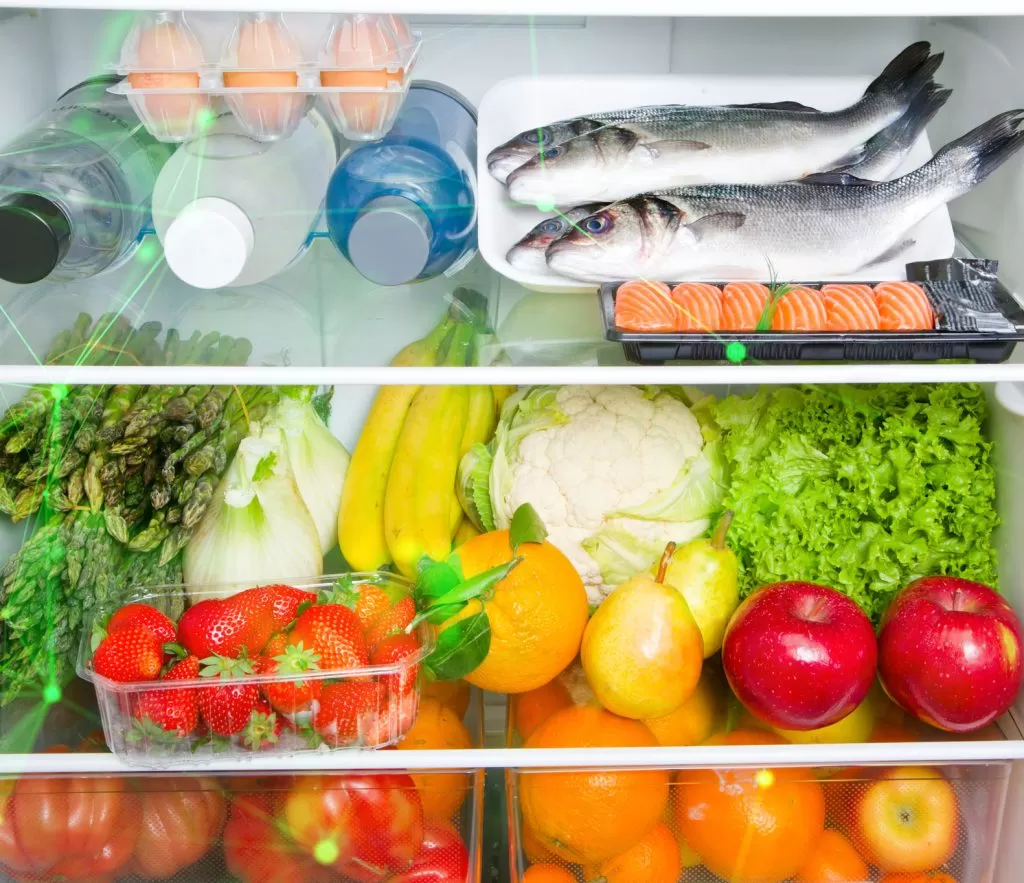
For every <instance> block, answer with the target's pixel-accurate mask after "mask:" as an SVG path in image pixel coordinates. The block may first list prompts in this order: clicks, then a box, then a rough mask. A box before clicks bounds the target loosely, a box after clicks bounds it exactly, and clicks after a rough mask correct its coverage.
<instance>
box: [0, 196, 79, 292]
mask: <svg viewBox="0 0 1024 883" xmlns="http://www.w3.org/2000/svg"><path fill="white" fill-rule="evenodd" d="M70 244H71V222H70V221H69V220H68V218H67V215H65V214H64V212H62V211H61V210H60V207H59V206H57V205H55V204H54V203H52V202H51V201H50V200H48V199H47V198H46V197H45V196H39V195H38V194H36V193H16V194H14V195H13V196H9V197H7V198H6V199H0V279H4V280H6V281H7V282H14V283H16V284H18V285H28V284H29V283H32V282H38V281H39V280H40V279H45V278H46V277H47V276H49V275H50V273H52V272H53V270H54V268H55V267H56V266H57V264H59V263H60V262H61V259H62V258H63V257H64V255H65V254H67V251H68V246H69V245H70Z"/></svg>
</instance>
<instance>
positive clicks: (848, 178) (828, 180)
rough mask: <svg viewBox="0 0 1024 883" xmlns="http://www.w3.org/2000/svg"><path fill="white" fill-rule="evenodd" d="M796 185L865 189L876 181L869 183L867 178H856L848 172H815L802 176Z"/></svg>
mask: <svg viewBox="0 0 1024 883" xmlns="http://www.w3.org/2000/svg"><path fill="white" fill-rule="evenodd" d="M797 183H798V184H840V185H842V186H843V187H867V186H870V185H872V184H877V183H878V182H877V181H869V180H867V178H858V177H857V176H856V175H851V174H850V173H849V172H839V171H836V172H815V173H814V174H813V175H804V177H802V178H800V179H799V180H798V181H797Z"/></svg>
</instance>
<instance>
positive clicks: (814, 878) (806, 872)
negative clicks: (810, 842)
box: [794, 830, 871, 883]
mask: <svg viewBox="0 0 1024 883" xmlns="http://www.w3.org/2000/svg"><path fill="white" fill-rule="evenodd" d="M870 877H871V871H870V870H869V869H868V866H867V865H866V864H865V863H864V859H862V858H861V857H860V856H859V855H857V851H856V850H855V849H854V848H853V846H852V845H851V844H850V841H849V840H847V839H846V838H845V837H844V836H843V835H842V834H840V833H839V832H838V831H832V830H828V831H826V832H825V833H824V834H822V835H821V837H819V838H818V844H817V846H815V847H814V849H813V850H812V851H811V856H810V858H808V859H807V861H806V862H804V864H803V866H802V867H801V868H800V870H799V872H798V873H797V875H796V880H795V881H794V883H864V881H865V880H868V879H870Z"/></svg>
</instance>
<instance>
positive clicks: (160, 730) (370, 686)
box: [77, 573, 434, 768]
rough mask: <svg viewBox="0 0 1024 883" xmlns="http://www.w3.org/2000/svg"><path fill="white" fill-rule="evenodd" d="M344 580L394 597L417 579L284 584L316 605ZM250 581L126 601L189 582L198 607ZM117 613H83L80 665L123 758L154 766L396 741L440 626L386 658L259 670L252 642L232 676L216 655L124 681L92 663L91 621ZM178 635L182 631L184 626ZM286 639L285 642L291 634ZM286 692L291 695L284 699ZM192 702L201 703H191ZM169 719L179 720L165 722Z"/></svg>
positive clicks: (156, 602) (417, 633)
mask: <svg viewBox="0 0 1024 883" xmlns="http://www.w3.org/2000/svg"><path fill="white" fill-rule="evenodd" d="M339 580H344V587H345V590H346V591H348V590H351V591H353V592H355V593H360V592H362V591H363V590H364V589H365V587H367V586H371V585H372V586H375V587H378V588H382V589H384V590H385V591H392V592H393V593H394V594H395V596H398V595H401V594H402V593H405V592H407V591H408V590H409V589H410V588H411V586H410V584H409V583H408V581H406V580H404V579H403V578H402V577H400V576H396V575H394V574H390V573H354V574H344V575H341V576H337V577H336V576H325V577H322V578H319V579H315V580H295V581H291V582H287V583H286V585H287V586H289V587H291V588H293V589H297V590H300V591H304V592H310V593H315V594H316V596H317V597H318V602H317V605H316V606H317V607H320V606H323V604H324V602H325V600H326V599H329V598H331V597H332V594H331V593H332V591H333V590H334V589H335V588H336V587H337V586H338V581H339ZM254 588H261V586H259V585H254V584H248V583H247V584H237V585H221V586H204V587H201V588H194V587H182V586H162V587H156V588H153V589H150V590H148V591H144V592H141V593H139V594H138V595H136V596H135V597H133V598H130V599H128V600H126V601H125V602H124V604H128V603H143V604H150V605H152V606H154V607H157V608H162V607H163V605H162V603H161V602H162V601H163V600H164V599H166V597H167V596H168V595H169V594H172V593H174V594H180V593H181V592H182V591H183V590H184V591H185V592H187V595H188V597H189V599H190V602H191V605H192V607H193V608H194V607H195V606H196V605H197V604H199V603H200V602H205V601H220V600H223V599H231V598H233V597H237V595H238V593H240V592H242V591H244V590H246V589H254ZM262 588H266V586H265V585H264V586H263V587H262ZM121 606H123V604H122V605H118V607H121ZM206 609H210V608H206ZM301 609H302V608H300V610H301ZM113 612H114V609H97V610H94V611H91V612H90V615H87V617H86V621H85V627H84V629H83V633H82V634H83V636H82V640H81V643H80V646H79V653H78V664H77V670H78V674H79V676H80V677H82V678H84V679H85V680H87V681H90V682H91V683H92V684H93V687H94V689H95V691H96V701H97V704H98V706H99V711H100V718H101V720H102V724H103V734H104V737H105V739H106V742H107V745H108V746H109V747H110V749H111V750H112V751H113V752H114V753H115V754H116V755H118V756H119V757H120V758H122V759H123V760H124V761H125V762H126V763H130V764H134V765H138V766H145V767H150V768H153V767H172V766H179V765H188V766H191V765H195V764H197V763H198V764H201V763H204V762H211V761H213V760H215V759H218V758H223V757H224V756H225V755H227V756H238V757H253V756H254V755H263V756H266V755H280V756H292V755H296V754H303V753H308V752H330V751H334V750H346V749H358V748H364V749H366V748H369V749H372V748H384V747H387V746H390V745H394V744H395V743H397V742H398V741H399V740H400V739H401V738H402V736H403V735H404V734H405V733H406V732H407V731H408V729H409V728H410V727H411V726H412V723H413V721H414V720H415V718H416V714H417V712H418V709H419V706H420V687H421V682H422V675H421V673H422V662H423V660H424V659H425V658H426V657H427V655H428V654H429V653H430V651H431V650H432V649H433V647H434V629H433V628H432V627H431V626H430V625H428V624H426V623H421V624H419V625H418V626H416V627H415V628H414V629H413V630H412V632H411V634H412V635H413V636H414V637H415V639H416V642H417V643H418V644H419V648H418V650H415V652H410V653H409V655H406V656H404V657H403V658H401V659H399V660H398V661H396V662H392V663H389V664H377V665H372V664H370V665H359V666H357V667H351V668H329V667H326V666H324V667H319V666H318V667H314V668H312V669H310V670H305V671H303V672H302V673H301V676H300V675H298V674H296V673H295V672H294V671H290V672H288V673H280V672H277V673H269V674H268V673H260V668H261V667H262V666H261V665H260V662H262V661H264V660H263V658H262V657H263V648H261V649H260V651H259V652H257V653H256V654H250V653H249V652H248V649H246V651H245V652H244V653H242V654H240V656H237V657H234V658H235V659H236V662H237V659H242V660H243V662H242V664H241V665H238V664H236V662H232V663H230V664H229V667H231V668H232V669H233V671H232V673H231V675H230V676H226V675H220V676H219V675H216V674H212V672H214V671H215V670H216V667H217V664H224V663H223V662H222V660H218V658H217V657H208V658H207V661H206V663H204V666H203V668H204V669H205V670H206V672H207V673H206V674H205V675H204V676H199V677H194V678H186V679H180V680H173V681H171V680H147V681H135V682H131V683H124V682H121V681H117V680H112V679H110V678H109V677H104V676H103V675H101V674H100V673H98V672H97V671H95V670H94V668H93V652H94V638H93V634H94V630H95V629H96V628H97V627H99V628H102V626H103V624H104V623H105V622H106V620H107V619H108V618H109V616H110V615H111V614H112V613H113ZM179 621H180V620H179ZM178 634H179V636H180V635H181V631H180V630H179V631H178ZM289 634H291V633H289ZM284 641H285V643H286V644H287V641H288V638H285V639H284ZM165 646H166V645H165ZM267 646H268V647H269V646H270V645H269V644H268V645H267ZM278 649H282V648H280V647H278ZM285 649H287V648H285ZM293 649H295V648H293ZM298 649H299V650H301V649H303V648H302V647H299V648H298ZM305 649H306V650H311V649H313V648H305ZM316 649H324V648H316ZM327 649H329V648H327ZM178 652H179V653H180V652H181V651H178ZM267 652H268V653H270V652H271V651H269V650H268V651H267ZM274 652H276V651H274ZM289 652H291V651H289ZM257 657H260V659H257ZM224 658H227V657H224ZM276 658H277V659H280V658H282V657H281V656H280V655H278V656H276ZM318 658H319V656H318ZM165 660H166V661H165V663H164V669H165V670H166V668H167V666H168V665H169V664H170V663H171V662H172V661H173V658H172V657H169V656H165ZM250 672H252V673H250ZM211 675H212V676H211ZM296 685H298V686H296ZM300 687H301V694H300V695H299V697H298V699H296V693H295V692H294V691H295V690H297V689H299V688H300ZM282 691H283V695H284V696H285V697H286V700H287V704H284V703H282V702H281V701H280V699H281V696H282ZM307 695H308V696H309V698H306V697H307ZM271 700H273V704H271ZM192 708H195V709H196V711H195V712H192V711H190V709H192ZM282 708H284V709H285V710H282ZM168 720H171V721H174V723H173V724H169V723H167V721H168ZM193 720H194V721H195V723H194V725H193ZM182 721H186V722H185V723H181V722H182ZM179 724H180V725H179Z"/></svg>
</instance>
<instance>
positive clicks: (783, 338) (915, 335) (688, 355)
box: [598, 262, 1024, 365]
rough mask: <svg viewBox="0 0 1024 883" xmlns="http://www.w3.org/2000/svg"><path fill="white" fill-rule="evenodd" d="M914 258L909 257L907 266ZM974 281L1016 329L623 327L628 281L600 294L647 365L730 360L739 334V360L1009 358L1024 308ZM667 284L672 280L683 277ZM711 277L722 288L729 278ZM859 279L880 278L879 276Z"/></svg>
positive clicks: (921, 278)
mask: <svg viewBox="0 0 1024 883" xmlns="http://www.w3.org/2000/svg"><path fill="white" fill-rule="evenodd" d="M935 263H939V262H935ZM942 263H945V262H942ZM911 266H913V265H908V270H909V269H910V267H911ZM914 276H917V277H918V278H914ZM908 278H911V279H912V281H915V282H917V283H918V284H919V285H921V286H922V287H923V288H924V289H925V290H926V291H927V290H928V287H929V281H930V280H929V278H928V277H927V275H926V274H925V273H922V272H915V273H908ZM932 278H933V279H934V278H935V277H932ZM946 278H947V279H949V278H950V277H946ZM701 281H704V280H701ZM708 281H710V280H708ZM879 281H882V280H879ZM972 282H973V283H974V284H976V285H981V284H984V286H985V290H986V293H987V294H989V295H991V296H992V297H994V299H995V301H996V304H997V305H998V308H999V311H1000V312H1001V313H1002V315H1003V316H1004V317H1005V318H1006V319H1007V320H1009V322H1010V323H1011V324H1012V325H1013V327H1014V330H1013V331H1012V332H1010V331H1007V332H1003V331H1000V332H990V331H952V330H942V329H941V328H940V329H938V330H935V331H899V332H897V331H865V332H857V333H844V334H836V333H834V332H831V331H818V332H792V331H764V332H737V331H716V332H714V333H713V334H712V333H703V332H701V333H698V332H674V333H671V334H667V333H650V332H638V331H619V330H618V329H617V328H616V327H615V294H616V292H617V291H618V289H619V286H620V285H622V284H623V282H605V283H604V284H603V285H602V286H601V288H600V291H599V292H598V297H599V300H600V303H601V316H602V318H603V319H604V327H605V338H607V339H608V340H611V341H616V342H617V343H621V344H622V348H623V351H624V352H625V356H626V358H627V359H628V360H629V361H630V362H638V363H641V364H646V365H660V364H663V363H665V362H669V361H675V360H685V361H698V362H704V361H722V360H726V359H728V354H727V353H726V349H727V347H728V346H729V344H730V343H732V342H733V341H739V342H740V343H742V344H743V346H744V347H745V352H743V354H742V355H743V358H742V360H741V361H760V362H793V361H808V362H836V361H850V362H907V361H914V362H935V361H939V360H942V359H971V360H973V361H976V362H989V363H991V362H1005V361H1006V360H1007V359H1009V358H1010V355H1011V354H1012V353H1013V348H1014V347H1015V346H1016V345H1017V343H1018V341H1021V340H1024V309H1022V308H1021V305H1020V304H1019V303H1018V302H1017V300H1016V299H1015V298H1014V296H1013V295H1012V294H1010V292H1009V291H1007V289H1006V288H1005V287H1004V286H1003V285H1002V284H1001V283H1000V282H998V281H997V280H995V279H991V278H989V279H987V280H985V281H984V282H981V281H979V280H977V279H974V280H972ZM666 284H668V285H669V287H670V288H671V287H673V286H674V285H676V284H678V283H666ZM711 284H712V285H717V286H718V287H719V288H721V287H723V286H724V285H726V284H727V283H726V282H711ZM766 284H767V283H766ZM790 284H791V285H807V286H810V287H812V288H821V286H823V285H828V284H829V281H828V280H824V281H822V280H817V281H814V282H793V283H790ZM839 284H842V283H839ZM847 284H851V283H847ZM858 284H864V285H872V286H874V285H877V284H878V282H863V283H858ZM969 290H970V286H967V287H965V292H966V291H969Z"/></svg>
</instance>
